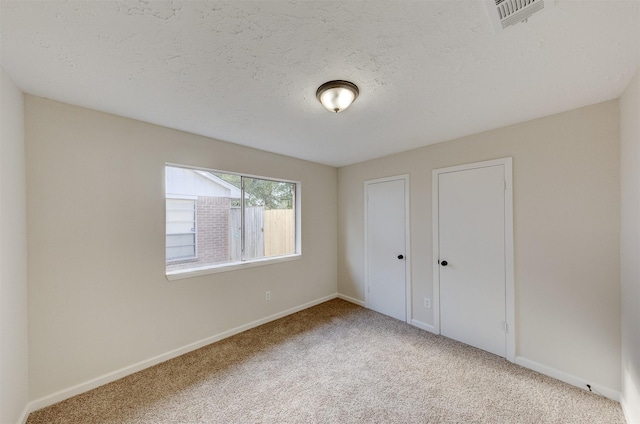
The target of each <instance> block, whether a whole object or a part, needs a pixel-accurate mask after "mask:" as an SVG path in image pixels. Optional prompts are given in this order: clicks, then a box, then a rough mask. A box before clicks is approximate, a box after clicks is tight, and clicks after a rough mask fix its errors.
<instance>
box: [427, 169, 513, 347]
mask: <svg viewBox="0 0 640 424" xmlns="http://www.w3.org/2000/svg"><path fill="white" fill-rule="evenodd" d="M438 178H439V180H438V207H439V211H438V219H439V229H438V234H439V258H440V259H439V260H440V263H439V273H440V275H439V277H440V331H441V333H442V335H444V336H446V337H450V338H452V339H455V340H458V341H461V342H463V343H466V344H469V345H471V346H475V347H478V348H480V349H483V350H486V351H488V352H491V353H494V354H496V355H499V356H502V357H506V353H507V352H506V351H507V337H506V321H507V320H506V306H505V297H506V272H505V186H506V183H505V169H504V165H497V166H488V167H481V168H475V169H466V170H460V171H455V172H447V173H442V174H439V177H438ZM436 266H437V265H436Z"/></svg>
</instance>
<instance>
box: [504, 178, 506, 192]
mask: <svg viewBox="0 0 640 424" xmlns="http://www.w3.org/2000/svg"><path fill="white" fill-rule="evenodd" d="M504 191H507V180H504Z"/></svg>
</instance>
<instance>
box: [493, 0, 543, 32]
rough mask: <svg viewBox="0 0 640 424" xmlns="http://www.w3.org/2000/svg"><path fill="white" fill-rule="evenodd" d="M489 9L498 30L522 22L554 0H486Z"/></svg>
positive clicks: (494, 25) (494, 26)
mask: <svg viewBox="0 0 640 424" xmlns="http://www.w3.org/2000/svg"><path fill="white" fill-rule="evenodd" d="M485 4H486V5H487V11H488V12H489V16H490V17H491V23H492V24H493V28H494V29H495V30H496V31H499V30H502V29H505V28H506V27H508V26H511V25H515V24H517V23H518V22H522V21H524V20H525V19H527V18H529V16H531V15H533V14H534V13H536V12H539V11H541V10H542V9H544V8H545V6H546V7H549V6H553V4H554V0H547V2H546V3H545V1H544V0H486V1H485Z"/></svg>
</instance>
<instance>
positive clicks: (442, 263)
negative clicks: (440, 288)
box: [440, 261, 449, 266]
mask: <svg viewBox="0 0 640 424" xmlns="http://www.w3.org/2000/svg"><path fill="white" fill-rule="evenodd" d="M440 265H442V266H447V265H449V262H447V261H442V262H440Z"/></svg>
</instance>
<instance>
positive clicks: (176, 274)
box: [166, 253, 302, 281]
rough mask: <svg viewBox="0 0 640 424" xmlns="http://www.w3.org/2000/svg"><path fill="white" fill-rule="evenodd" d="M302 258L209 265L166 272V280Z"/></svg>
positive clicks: (276, 258)
mask: <svg viewBox="0 0 640 424" xmlns="http://www.w3.org/2000/svg"><path fill="white" fill-rule="evenodd" d="M301 257H302V254H300V253H294V254H292V255H287V256H277V257H274V258H264V259H254V260H251V261H245V262H233V263H228V264H220V265H210V266H207V267H201V268H192V269H186V270H179V271H171V272H167V273H166V276H167V280H169V281H174V280H182V279H185V278H193V277H200V276H202V275H209V274H217V273H219V272H227V271H235V270H238V269H246V268H253V267H256V266H264V265H273V264H277V263H280V262H289V261H296V260H298V259H300V258H301Z"/></svg>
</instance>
